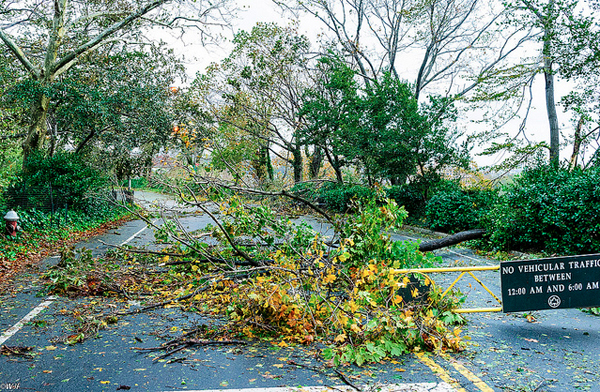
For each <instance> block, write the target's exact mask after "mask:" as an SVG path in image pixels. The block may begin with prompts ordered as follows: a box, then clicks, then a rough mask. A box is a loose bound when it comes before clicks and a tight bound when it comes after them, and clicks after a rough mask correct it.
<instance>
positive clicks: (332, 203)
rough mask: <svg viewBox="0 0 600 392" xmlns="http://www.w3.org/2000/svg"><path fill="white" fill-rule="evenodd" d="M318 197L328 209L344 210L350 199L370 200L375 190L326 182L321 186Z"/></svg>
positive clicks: (347, 206) (347, 207) (348, 205)
mask: <svg viewBox="0 0 600 392" xmlns="http://www.w3.org/2000/svg"><path fill="white" fill-rule="evenodd" d="M319 197H320V198H321V199H322V200H323V201H324V202H325V204H326V206H327V208H328V209H330V210H332V211H337V212H344V211H346V210H348V209H349V208H350V207H351V203H350V202H351V201H352V200H353V199H356V200H363V201H366V200H370V199H373V198H374V197H375V190H373V189H371V188H368V187H366V186H361V185H339V184H333V183H332V184H326V185H325V186H323V187H322V188H321V192H320V194H319Z"/></svg>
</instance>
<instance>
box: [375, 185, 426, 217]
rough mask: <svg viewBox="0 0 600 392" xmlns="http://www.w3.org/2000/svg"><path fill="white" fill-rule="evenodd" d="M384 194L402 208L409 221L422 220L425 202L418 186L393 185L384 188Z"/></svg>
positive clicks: (421, 190) (423, 194)
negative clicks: (406, 213)
mask: <svg viewBox="0 0 600 392" xmlns="http://www.w3.org/2000/svg"><path fill="white" fill-rule="evenodd" d="M385 192H386V194H387V197H388V198H390V199H393V200H395V201H396V203H398V205H401V206H404V209H406V211H407V212H408V218H409V219H410V220H411V221H413V222H414V221H418V220H420V219H421V218H423V216H424V211H425V203H426V201H427V200H426V198H425V193H424V192H423V189H421V186H420V184H416V183H411V184H405V185H394V186H391V187H389V188H386V190H385Z"/></svg>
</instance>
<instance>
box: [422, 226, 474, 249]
mask: <svg viewBox="0 0 600 392" xmlns="http://www.w3.org/2000/svg"><path fill="white" fill-rule="evenodd" d="M484 234H485V229H474V230H467V231H461V232H460V233H456V234H453V235H450V236H448V237H444V238H440V239H438V240H431V241H427V242H423V243H421V245H420V246H419V250H420V251H421V252H429V251H432V250H436V249H440V248H445V247H447V246H451V245H456V244H458V243H461V242H463V241H469V240H476V239H478V238H481V237H483V235H484Z"/></svg>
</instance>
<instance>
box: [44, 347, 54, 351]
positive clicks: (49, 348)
mask: <svg viewBox="0 0 600 392" xmlns="http://www.w3.org/2000/svg"><path fill="white" fill-rule="evenodd" d="M46 350H48V351H53V350H56V346H46Z"/></svg>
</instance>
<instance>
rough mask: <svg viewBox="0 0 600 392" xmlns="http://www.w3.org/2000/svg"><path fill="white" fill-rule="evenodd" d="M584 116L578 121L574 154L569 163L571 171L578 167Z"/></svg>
mask: <svg viewBox="0 0 600 392" xmlns="http://www.w3.org/2000/svg"><path fill="white" fill-rule="evenodd" d="M583 121H584V120H583V116H581V118H580V119H579V121H578V122H577V128H575V137H574V140H573V154H571V162H570V163H569V171H573V169H575V168H576V167H577V159H578V158H579V150H580V149H581V142H582V141H583V138H582V137H581V129H582V128H583Z"/></svg>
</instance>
